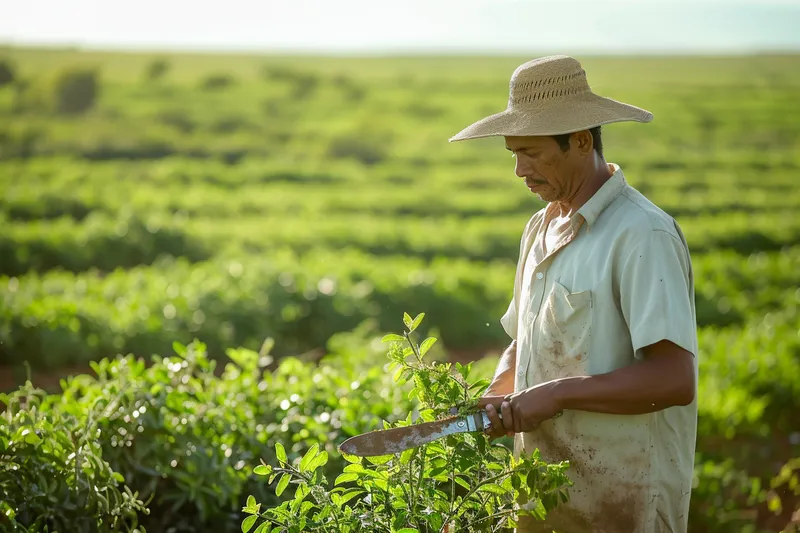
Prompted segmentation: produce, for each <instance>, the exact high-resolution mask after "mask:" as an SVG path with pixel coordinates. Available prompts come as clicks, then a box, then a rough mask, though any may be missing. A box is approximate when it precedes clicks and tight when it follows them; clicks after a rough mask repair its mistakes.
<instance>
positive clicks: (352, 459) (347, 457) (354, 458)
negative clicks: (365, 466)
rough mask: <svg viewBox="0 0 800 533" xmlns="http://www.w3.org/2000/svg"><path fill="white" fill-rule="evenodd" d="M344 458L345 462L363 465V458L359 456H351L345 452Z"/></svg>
mask: <svg viewBox="0 0 800 533" xmlns="http://www.w3.org/2000/svg"><path fill="white" fill-rule="evenodd" d="M342 457H344V460H345V461H347V462H348V463H353V464H359V465H360V464H361V457H359V456H358V455H350V454H349V453H344V452H343V453H342Z"/></svg>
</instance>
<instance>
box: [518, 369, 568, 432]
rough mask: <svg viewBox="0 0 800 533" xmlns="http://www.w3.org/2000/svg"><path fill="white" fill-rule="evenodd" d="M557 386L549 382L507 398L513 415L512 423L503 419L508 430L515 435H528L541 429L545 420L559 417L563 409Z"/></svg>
mask: <svg viewBox="0 0 800 533" xmlns="http://www.w3.org/2000/svg"><path fill="white" fill-rule="evenodd" d="M556 386H557V383H556V382H555V381H549V382H547V383H542V384H539V385H536V386H535V387H531V388H529V389H525V390H524V391H520V392H515V393H514V394H509V395H508V396H506V397H505V401H507V402H508V403H509V404H510V406H511V415H512V416H511V417H510V418H511V420H510V421H507V420H506V418H505V417H504V418H503V424H504V425H505V426H506V429H507V430H509V431H513V432H514V433H526V432H528V431H533V430H534V429H536V428H537V427H539V424H541V423H542V422H544V421H545V420H548V419H550V418H553V417H555V416H559V415H560V414H561V410H562V408H561V406H560V405H559V403H558V397H557V396H556V393H555V387H556ZM508 422H510V424H509V423H508ZM509 425H510V426H511V427H509Z"/></svg>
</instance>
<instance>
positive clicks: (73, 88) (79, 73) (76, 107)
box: [55, 70, 100, 114]
mask: <svg viewBox="0 0 800 533" xmlns="http://www.w3.org/2000/svg"><path fill="white" fill-rule="evenodd" d="M99 92H100V84H99V82H98V79H97V73H96V72H95V71H93V70H65V71H64V72H62V73H61V74H60V75H59V77H58V79H57V80H56V84H55V103H56V111H57V112H58V113H63V114H78V113H84V112H86V111H88V110H89V109H91V108H92V107H94V104H95V102H96V100H97V96H98V94H99Z"/></svg>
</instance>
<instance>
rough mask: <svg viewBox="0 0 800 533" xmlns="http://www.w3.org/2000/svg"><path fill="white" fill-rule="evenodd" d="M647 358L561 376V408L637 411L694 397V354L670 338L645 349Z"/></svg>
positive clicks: (556, 389) (686, 401)
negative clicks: (605, 370) (615, 367)
mask: <svg viewBox="0 0 800 533" xmlns="http://www.w3.org/2000/svg"><path fill="white" fill-rule="evenodd" d="M642 351H643V352H644V360H643V361H642V362H640V363H637V364H633V365H630V366H626V367H623V368H620V369H618V370H615V371H613V372H609V373H607V374H598V375H595V376H578V377H570V378H562V379H558V380H556V382H555V387H554V389H553V390H554V394H555V397H556V403H558V405H559V406H560V407H561V409H577V410H580V411H592V412H596V413H611V414H620V415H636V414H644V413H652V412H654V411H660V410H661V409H665V408H667V407H673V406H676V405H689V404H690V403H692V401H694V397H695V390H696V379H695V369H694V356H693V355H692V354H691V353H690V352H687V351H686V350H684V349H683V348H681V347H679V346H677V345H676V344H673V343H672V342H670V341H666V340H664V341H659V342H657V343H655V344H652V345H650V346H647V347H645V348H643V350H642Z"/></svg>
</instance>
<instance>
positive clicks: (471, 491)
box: [444, 472, 513, 524]
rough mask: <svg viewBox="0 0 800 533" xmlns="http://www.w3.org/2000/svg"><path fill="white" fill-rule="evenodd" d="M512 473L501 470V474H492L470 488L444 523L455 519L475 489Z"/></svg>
mask: <svg viewBox="0 0 800 533" xmlns="http://www.w3.org/2000/svg"><path fill="white" fill-rule="evenodd" d="M512 473H513V472H501V473H500V474H497V475H495V476H492V477H490V478H486V479H484V480H483V481H482V482H481V483H478V484H477V485H475V486H474V487H472V488H471V489H470V490H469V492H468V493H467V495H466V496H464V498H463V499H462V500H461V503H460V504H459V505H458V507H456V510H455V511H453V512H452V513H450V514H448V515H447V520H445V521H444V523H445V524H447V523H449V522H450V521H451V520H452V519H453V517H455V516H456V515H457V514H458V512H459V511H460V510H461V508H462V507H463V506H464V504H465V503H466V502H467V500H469V498H470V496H472V495H473V494H475V491H477V490H478V489H479V488H481V487H482V486H484V485H488V484H489V483H494V482H495V481H497V480H498V479H501V478H503V477H505V476H508V475H510V474H512Z"/></svg>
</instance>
